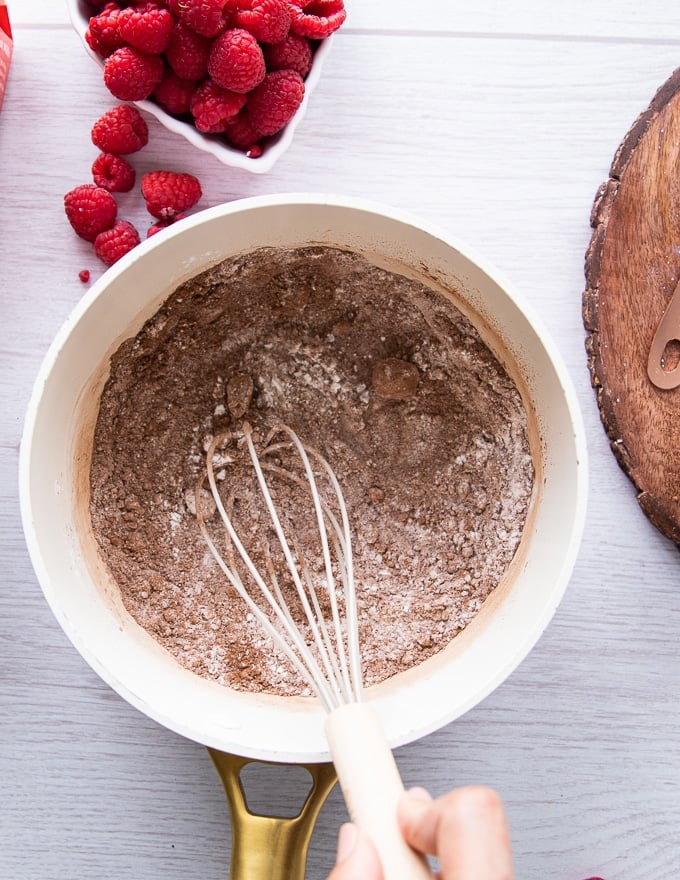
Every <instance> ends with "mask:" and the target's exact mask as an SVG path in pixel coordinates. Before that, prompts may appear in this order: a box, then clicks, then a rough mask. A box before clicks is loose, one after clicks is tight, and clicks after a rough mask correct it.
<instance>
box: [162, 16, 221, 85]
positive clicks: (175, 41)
mask: <svg viewBox="0 0 680 880" xmlns="http://www.w3.org/2000/svg"><path fill="white" fill-rule="evenodd" d="M211 45H212V42H211V41H210V40H209V39H208V38H207V37H202V36H201V35H200V34H197V33H196V31H192V30H191V28H190V27H188V26H187V25H186V24H185V23H184V22H183V21H178V22H176V24H175V26H174V28H173V29H172V33H171V34H170V42H169V43H168V47H167V49H166V50H165V58H166V60H167V62H168V64H169V65H170V67H171V68H172V69H173V71H174V72H175V73H176V74H177V76H179V77H181V78H182V79H193V80H201V79H203V78H204V77H205V76H206V74H207V73H208V55H209V54H210V47H211Z"/></svg>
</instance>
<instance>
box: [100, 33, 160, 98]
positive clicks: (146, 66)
mask: <svg viewBox="0 0 680 880" xmlns="http://www.w3.org/2000/svg"><path fill="white" fill-rule="evenodd" d="M162 76H163V59H162V58H161V57H160V56H159V55H147V53H146V52H140V51H139V50H138V49H133V48H132V47H131V46H123V47H122V49H116V51H115V52H113V53H112V54H111V55H109V57H108V58H107V59H106V61H105V62H104V83H105V85H106V87H107V88H108V90H109V91H110V92H111V94H112V95H113V96H114V97H116V98H118V100H120V101H143V100H144V99H145V98H148V97H149V95H150V94H151V92H152V91H153V90H154V89H155V87H156V86H157V85H158V83H159V82H160V81H161V78H162Z"/></svg>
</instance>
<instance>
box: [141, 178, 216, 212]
mask: <svg viewBox="0 0 680 880" xmlns="http://www.w3.org/2000/svg"><path fill="white" fill-rule="evenodd" d="M142 195H143V196H144V198H145V199H146V207H147V210H148V212H149V213H150V214H151V215H152V216H154V217H157V218H158V219H159V220H174V219H175V217H177V215H178V214H181V213H182V212H183V211H188V210H189V208H193V206H194V205H195V204H196V202H197V201H198V200H199V199H200V198H201V195H202V192H201V184H200V183H199V182H198V180H197V179H196V178H195V177H194V176H193V175H192V174H178V173H177V172H175V171H150V172H149V173H148V174H145V175H144V177H142Z"/></svg>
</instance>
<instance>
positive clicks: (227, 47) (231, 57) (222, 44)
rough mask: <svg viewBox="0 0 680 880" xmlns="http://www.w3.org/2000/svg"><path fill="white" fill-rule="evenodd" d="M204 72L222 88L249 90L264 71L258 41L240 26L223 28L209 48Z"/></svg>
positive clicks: (235, 90)
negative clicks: (226, 29)
mask: <svg viewBox="0 0 680 880" xmlns="http://www.w3.org/2000/svg"><path fill="white" fill-rule="evenodd" d="M208 73H209V74H210V76H211V77H212V78H213V80H214V81H215V82H216V83H217V85H218V86H221V87H222V88H223V89H230V90H231V91H232V92H240V93H242V94H245V93H246V92H250V91H251V90H252V89H254V88H255V86H257V85H259V84H260V83H261V82H262V80H263V79H264V75H265V73H266V71H265V65H264V55H263V54H262V49H261V48H260V44H259V43H258V42H257V40H256V39H255V37H254V36H253V35H252V34H251V33H249V32H248V31H246V30H243V28H232V29H231V30H228V31H225V32H224V33H223V34H222V35H221V36H219V37H218V38H217V39H216V40H215V42H214V43H213V46H212V49H211V50H210V56H209V57H208Z"/></svg>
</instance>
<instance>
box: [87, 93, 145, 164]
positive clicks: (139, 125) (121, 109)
mask: <svg viewBox="0 0 680 880" xmlns="http://www.w3.org/2000/svg"><path fill="white" fill-rule="evenodd" d="M91 137H92V143H93V144H94V145H95V147H98V148H99V149H100V150H101V151H102V153H115V155H116V156H120V155H123V154H125V153H136V152H137V150H141V149H142V147H144V146H146V144H147V143H148V142H149V127H148V125H147V124H146V122H145V121H144V117H143V116H142V114H141V113H140V112H139V110H138V109H137V108H136V107H132V106H131V105H130V104H119V105H118V106H117V107H112V108H111V110H107V111H106V113H104V114H103V115H102V116H100V117H99V119H98V120H97V121H96V122H95V124H94V125H93V126H92V132H91Z"/></svg>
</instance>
